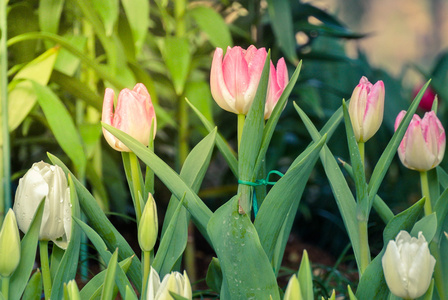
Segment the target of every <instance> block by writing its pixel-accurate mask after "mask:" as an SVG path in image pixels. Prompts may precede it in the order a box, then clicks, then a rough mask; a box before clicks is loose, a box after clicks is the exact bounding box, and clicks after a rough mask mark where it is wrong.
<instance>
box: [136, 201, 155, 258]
mask: <svg viewBox="0 0 448 300" xmlns="http://www.w3.org/2000/svg"><path fill="white" fill-rule="evenodd" d="M158 232H159V223H158V221H157V208H156V202H155V201H154V197H153V196H152V195H151V194H149V196H148V201H146V204H145V208H144V210H143V213H142V218H141V219H140V224H139V225H138V243H139V245H140V248H141V249H142V251H151V250H152V249H153V248H154V245H155V244H156V241H157V234H158Z"/></svg>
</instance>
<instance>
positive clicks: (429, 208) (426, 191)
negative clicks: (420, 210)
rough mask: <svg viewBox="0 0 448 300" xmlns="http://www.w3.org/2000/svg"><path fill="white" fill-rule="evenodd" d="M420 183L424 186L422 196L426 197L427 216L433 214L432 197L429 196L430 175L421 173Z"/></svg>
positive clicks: (424, 172)
mask: <svg viewBox="0 0 448 300" xmlns="http://www.w3.org/2000/svg"><path fill="white" fill-rule="evenodd" d="M420 182H421V184H422V195H423V197H425V198H426V199H425V216H428V215H430V214H432V205H431V196H430V194H429V182H428V173H427V172H426V171H422V172H420Z"/></svg>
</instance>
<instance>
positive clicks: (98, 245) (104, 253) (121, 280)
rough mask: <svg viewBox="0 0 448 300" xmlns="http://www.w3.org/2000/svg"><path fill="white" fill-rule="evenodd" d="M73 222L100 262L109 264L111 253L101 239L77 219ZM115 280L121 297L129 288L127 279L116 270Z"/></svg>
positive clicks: (120, 271)
mask: <svg viewBox="0 0 448 300" xmlns="http://www.w3.org/2000/svg"><path fill="white" fill-rule="evenodd" d="M73 220H74V221H75V223H77V224H78V225H79V226H80V227H81V229H82V230H83V231H84V233H85V234H86V236H87V237H88V238H89V240H90V241H91V242H92V244H93V245H94V246H95V249H96V250H97V251H98V253H99V255H100V256H101V258H102V260H103V261H104V262H105V263H106V264H110V259H111V257H112V253H111V252H109V251H108V249H107V246H106V244H105V243H104V241H103V239H101V237H100V236H99V235H98V234H97V233H96V232H95V230H93V229H92V228H90V227H89V226H88V225H87V224H86V223H84V222H82V221H81V220H79V219H78V218H73ZM117 249H118V248H117ZM132 257H135V256H134V255H133V256H131V259H132ZM135 260H136V259H135ZM135 260H134V261H135ZM115 280H116V283H117V286H118V289H119V290H120V293H121V294H122V295H124V294H125V293H126V286H131V283H130V282H129V280H128V279H127V277H126V273H125V272H124V271H123V270H122V269H121V268H118V269H117V270H116V275H115ZM140 281H141V278H140Z"/></svg>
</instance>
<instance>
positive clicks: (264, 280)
mask: <svg viewBox="0 0 448 300" xmlns="http://www.w3.org/2000/svg"><path fill="white" fill-rule="evenodd" d="M207 231H208V234H209V236H210V239H211V240H212V242H213V246H214V248H215V251H216V253H217V255H218V259H219V262H220V264H221V268H222V271H223V276H224V277H225V278H226V281H227V282H228V291H229V293H230V297H231V299H269V296H271V297H272V299H274V300H275V299H280V295H279V292H278V287H277V280H276V278H275V274H274V272H273V270H272V267H271V264H270V262H269V259H268V257H267V256H266V253H265V252H264V250H263V247H262V246H261V244H260V240H259V239H258V235H257V231H256V229H255V227H254V226H253V224H252V222H251V220H250V218H249V216H247V215H246V214H243V215H241V214H240V213H239V212H238V195H237V196H235V197H233V198H232V199H231V200H229V201H228V202H227V203H226V204H224V205H223V206H221V207H220V208H218V209H217V210H216V211H215V213H214V214H213V216H212V217H211V218H210V222H209V223H208V226H207Z"/></svg>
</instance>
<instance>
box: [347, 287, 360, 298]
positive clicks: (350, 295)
mask: <svg viewBox="0 0 448 300" xmlns="http://www.w3.org/2000/svg"><path fill="white" fill-rule="evenodd" d="M347 289H348V296H349V299H350V300H358V298H356V296H355V294H353V292H352V288H351V287H350V286H349V285H348V286H347Z"/></svg>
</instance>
